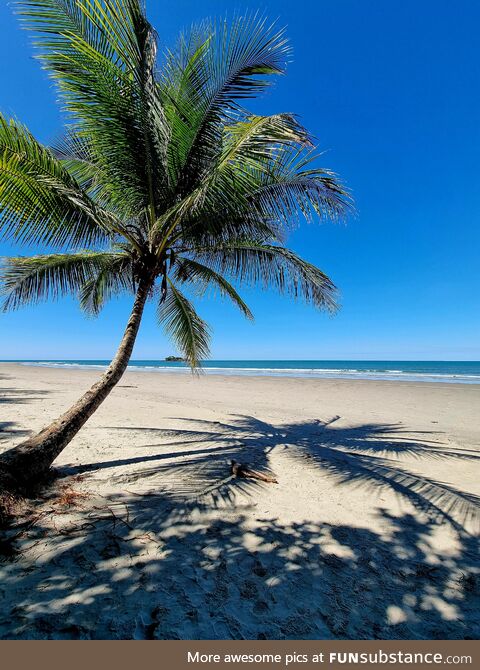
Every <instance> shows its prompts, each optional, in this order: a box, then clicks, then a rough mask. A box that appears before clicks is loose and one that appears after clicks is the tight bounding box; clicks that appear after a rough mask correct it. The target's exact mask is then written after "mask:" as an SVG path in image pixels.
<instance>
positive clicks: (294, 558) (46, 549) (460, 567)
mask: <svg viewBox="0 0 480 670" xmlns="http://www.w3.org/2000/svg"><path fill="white" fill-rule="evenodd" d="M98 374H99V372H98V371H96V370H95V371H94V370H84V369H54V368H44V367H29V366H24V365H18V364H0V450H3V449H6V448H8V447H10V446H13V445H14V444H16V443H18V442H19V441H21V440H22V439H23V438H24V437H25V436H26V435H28V434H29V433H30V431H36V430H38V429H40V428H41V427H42V426H44V425H45V424H47V423H48V422H49V421H50V420H52V419H54V418H55V417H57V416H58V415H59V414H60V413H61V412H62V411H63V410H64V409H66V408H67V407H68V406H69V405H70V404H71V403H73V402H74V401H75V400H76V398H77V397H78V396H79V395H80V394H81V392H83V391H84V390H86V389H87V388H88V387H89V385H90V384H91V383H92V382H93V381H94V380H95V379H96V378H97V377H98ZM479 407H480V386H477V385H460V384H430V383H417V384H414V383H407V382H385V381H384V382H374V381H346V380H335V379H328V380H324V379H320V380H318V379H317V380H314V379H288V378H269V377H222V376H214V375H209V376H202V377H199V378H194V377H190V376H187V375H181V374H170V373H158V372H157V373H155V372H127V373H126V375H125V376H124V378H123V379H122V381H121V382H120V384H119V385H118V387H117V388H116V389H115V390H114V391H113V393H112V394H111V396H110V397H109V398H108V399H107V400H106V401H105V403H104V404H103V405H102V407H101V408H100V409H99V410H98V412H97V413H96V414H95V415H94V416H93V417H92V418H91V419H90V420H89V422H88V423H87V425H86V426H85V427H84V428H83V430H82V431H81V432H80V433H79V434H78V436H77V437H76V438H75V439H74V440H73V442H72V443H71V444H70V445H69V447H68V448H67V449H66V450H65V451H64V452H63V453H62V454H61V456H60V457H59V459H58V460H57V462H56V466H57V468H58V473H59V477H58V479H57V480H56V482H55V484H54V487H53V489H52V490H51V491H50V492H49V493H48V494H47V495H46V497H45V498H44V499H42V500H38V501H32V502H31V507H30V512H29V516H28V517H27V518H26V520H25V521H24V522H23V525H20V526H18V527H17V528H16V529H13V530H12V531H11V532H10V535H9V539H10V540H11V545H12V547H11V548H12V551H11V555H8V554H9V552H8V551H7V548H6V545H5V547H4V556H3V557H2V559H1V560H0V573H1V581H0V602H1V605H0V611H1V615H0V616H1V619H0V637H2V638H67V639H71V638H74V639H75V638H85V639H91V638H94V639H95V638H97V639H98V638H100V639H103V638H120V639H124V638H127V639H130V638H135V639H171V638H186V639H216V638H234V639H242V638H247V639H265V638H267V639H282V638H301V639H309V638H314V639H330V638H353V639H362V638H379V639H389V638H406V639H412V638H426V639H439V638H442V639H445V638H450V639H453V638H477V637H478V636H479V630H478V611H479V600H478V599H479V592H478V591H479V579H480V577H479V573H478V543H477V542H478V540H477V538H478V519H479V515H478V512H479V500H480V476H479V475H480V468H479V458H480V447H479V445H480V425H479V420H478V411H479ZM231 460H235V461H237V462H240V463H242V464H249V466H250V467H251V468H253V469H255V470H257V471H259V472H264V473H271V474H273V475H274V476H275V477H276V478H277V480H278V483H276V484H275V483H263V482H256V481H254V480H250V479H240V478H236V477H234V476H232V474H231V465H230V463H231ZM13 535H15V536H16V537H15V538H14V539H12V536H13Z"/></svg>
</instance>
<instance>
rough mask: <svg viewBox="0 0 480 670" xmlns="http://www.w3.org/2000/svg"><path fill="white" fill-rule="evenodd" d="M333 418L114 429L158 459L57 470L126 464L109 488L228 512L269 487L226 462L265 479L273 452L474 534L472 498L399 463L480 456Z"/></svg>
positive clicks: (429, 438)
mask: <svg viewBox="0 0 480 670" xmlns="http://www.w3.org/2000/svg"><path fill="white" fill-rule="evenodd" d="M339 418H340V417H334V418H333V419H331V420H330V421H320V420H310V421H298V422H292V423H289V424H280V425H274V424H273V423H269V422H265V421H262V420H260V419H258V418H256V417H252V416H245V415H232V418H231V419H230V420H229V421H224V422H219V421H207V420H200V419H198V420H190V419H189V420H188V427H185V428H173V429H168V430H161V429H155V428H147V429H144V428H141V427H128V428H121V427H115V428H116V429H117V430H119V431H128V432H132V431H133V432H136V433H137V434H138V435H144V434H148V435H152V436H155V437H158V438H161V439H162V440H163V441H162V442H160V443H159V442H155V443H153V444H152V443H148V444H142V445H140V446H139V449H140V450H141V449H143V448H148V449H154V450H156V449H158V447H161V452H160V453H158V452H157V451H155V453H153V454H149V455H146V454H140V455H138V456H134V457H130V458H125V459H116V460H110V461H105V462H96V463H90V464H85V465H82V466H75V467H73V466H70V467H63V468H61V470H60V472H61V474H62V475H63V476H66V475H71V474H78V473H85V472H89V471H98V470H102V469H104V468H116V467H119V466H128V465H130V466H132V468H133V469H134V471H133V472H129V473H127V474H125V473H122V474H118V475H116V474H112V475H111V476H110V477H109V481H110V482H111V483H113V484H117V485H118V486H125V485H128V484H130V483H132V482H135V483H138V482H141V483H142V486H143V491H142V492H141V493H143V494H145V493H148V494H149V495H158V496H160V497H161V498H162V499H164V501H165V502H170V504H171V510H173V509H175V510H176V511H177V513H181V511H185V512H189V511H191V509H192V508H195V507H197V508H205V507H208V506H211V505H212V504H213V505H214V506H216V505H225V504H228V505H231V504H234V503H235V501H237V502H238V497H239V496H244V497H246V498H247V500H248V499H249V498H251V497H252V496H254V495H255V491H256V490H258V488H259V487H264V486H271V485H270V484H267V485H266V484H264V483H262V482H259V481H256V480H246V479H239V478H236V477H234V476H233V475H232V474H231V468H230V463H231V461H232V460H235V461H239V462H241V463H244V464H248V465H249V466H251V467H253V468H254V469H256V470H259V471H263V472H271V469H270V456H271V454H272V452H273V450H278V449H281V450H282V453H284V454H285V455H286V456H287V457H288V458H291V459H295V460H301V461H302V463H303V464H304V465H305V466H307V467H309V468H314V469H317V470H319V471H320V472H322V473H323V474H324V475H325V476H327V477H329V478H331V479H333V481H334V482H335V483H336V484H338V485H339V486H356V487H364V488H367V489H369V490H371V491H372V492H373V491H375V490H376V491H379V490H382V489H390V490H393V491H394V492H395V493H396V494H397V495H399V496H400V497H402V498H404V499H407V500H408V501H410V503H412V504H413V506H414V507H415V508H416V509H417V510H418V511H420V512H422V513H424V514H425V515H426V517H427V519H428V520H429V521H434V522H448V523H450V524H453V525H454V526H458V527H459V528H462V527H469V526H472V527H475V525H476V524H477V523H478V520H479V511H480V498H479V497H478V496H475V495H474V494H471V493H468V492H465V491H462V490H460V489H458V488H456V487H454V486H453V485H451V484H449V483H445V482H440V481H436V480H434V479H433V478H430V477H428V476H425V475H420V474H416V473H415V472H413V471H411V470H408V469H406V468H405V467H404V466H402V459H404V458H406V457H408V458H410V459H411V458H412V457H413V458H414V459H418V460H419V462H420V461H424V460H426V459H436V460H438V459H442V460H448V459H455V460H459V459H462V460H466V461H470V462H474V461H476V460H478V459H479V457H480V456H479V454H478V453H476V452H473V451H467V450H462V449H458V448H455V447H452V446H451V445H449V444H445V443H444V442H442V440H441V439H440V437H441V436H440V435H439V434H438V433H435V432H433V431H432V432H422V433H420V432H419V433H415V434H414V435H413V436H412V433H411V432H407V431H405V430H403V429H402V427H401V426H399V425H386V424H362V425H358V426H354V427H347V428H345V427H339V424H338V419H339ZM174 420H175V422H187V420H185V419H179V418H175V419H174ZM111 429H112V427H110V428H109V430H111ZM185 447H188V448H187V449H186V448H185ZM300 484H301V483H300V482H299V485H300ZM145 487H146V488H145Z"/></svg>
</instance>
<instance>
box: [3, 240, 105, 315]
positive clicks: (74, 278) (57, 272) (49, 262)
mask: <svg viewBox="0 0 480 670" xmlns="http://www.w3.org/2000/svg"><path fill="white" fill-rule="evenodd" d="M117 256H118V254H112V253H110V252H93V251H83V252H80V253H75V254H74V253H72V254H50V255H43V256H30V257H16V258H4V259H3V262H2V265H1V266H0V284H1V285H2V291H1V292H2V294H3V295H4V296H5V300H4V302H3V305H2V307H3V310H4V311H7V310H10V309H16V308H18V307H21V306H22V305H26V304H36V303H37V302H39V301H40V300H45V299H55V298H59V297H62V296H68V295H71V294H72V293H74V294H75V293H78V292H79V291H81V290H82V288H83V286H84V285H85V283H86V282H88V281H89V280H91V279H92V278H94V277H96V276H97V275H98V273H99V272H101V270H102V268H104V267H105V266H111V264H112V260H113V258H112V257H114V258H117Z"/></svg>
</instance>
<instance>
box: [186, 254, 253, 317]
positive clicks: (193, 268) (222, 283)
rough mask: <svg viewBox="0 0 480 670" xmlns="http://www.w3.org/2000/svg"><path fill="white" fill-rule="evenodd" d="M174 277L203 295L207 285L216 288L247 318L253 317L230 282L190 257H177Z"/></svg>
mask: <svg viewBox="0 0 480 670" xmlns="http://www.w3.org/2000/svg"><path fill="white" fill-rule="evenodd" d="M174 278H175V279H176V280H177V281H179V282H183V283H187V284H189V285H191V286H192V287H193V289H194V291H195V292H196V293H197V294H198V295H204V294H205V293H206V291H207V290H208V288H209V287H212V288H213V289H214V290H215V289H216V290H218V291H219V293H220V295H222V296H227V297H229V298H230V300H231V301H232V302H233V303H234V304H235V305H236V306H237V307H238V308H239V309H240V311H241V312H242V313H243V314H244V316H246V317H247V319H253V314H252V312H251V311H250V309H249V307H248V305H247V304H246V303H245V302H244V301H243V300H242V298H241V297H240V296H239V294H238V293H237V291H236V290H235V288H234V287H233V286H232V285H231V284H230V282H229V281H227V280H226V279H225V277H223V276H222V275H221V274H219V273H218V272H215V270H212V269H211V268H209V267H207V266H206V265H202V264H201V263H198V262H197V261H194V260H192V259H190V258H183V257H178V258H177V259H176V265H175V271H174Z"/></svg>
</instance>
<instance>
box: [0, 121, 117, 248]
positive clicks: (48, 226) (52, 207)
mask: <svg viewBox="0 0 480 670" xmlns="http://www.w3.org/2000/svg"><path fill="white" fill-rule="evenodd" d="M114 233H115V225H114V222H113V217H111V216H110V215H108V214H107V213H106V212H104V211H103V210H102V209H101V208H100V207H98V206H97V205H96V203H95V202H94V201H93V200H91V199H90V198H89V197H88V196H87V194H86V193H85V192H84V191H83V190H82V189H81V188H80V186H79V185H78V184H77V182H76V181H75V179H74V178H73V177H72V176H71V175H70V173H69V172H68V171H67V169H66V168H65V167H64V166H63V165H62V164H61V162H60V161H59V160H58V159H56V158H55V156H54V155H53V153H52V152H51V151H50V150H49V149H47V148H46V147H44V146H42V145H41V144H40V143H39V142H37V141H36V140H35V138H34V137H33V136H32V135H31V133H30V132H29V131H28V130H27V129H26V128H25V127H24V126H23V125H22V124H20V123H18V122H16V121H14V120H13V119H10V120H9V121H7V119H5V118H4V117H3V116H2V115H1V114H0V236H1V237H2V238H4V239H5V238H12V239H13V240H15V241H17V242H21V243H27V244H28V243H32V242H35V243H37V244H38V243H44V244H49V245H58V246H62V245H66V244H70V245H74V246H90V245H93V244H96V243H99V242H106V241H107V240H108V239H110V238H111V237H112V235H114Z"/></svg>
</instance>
